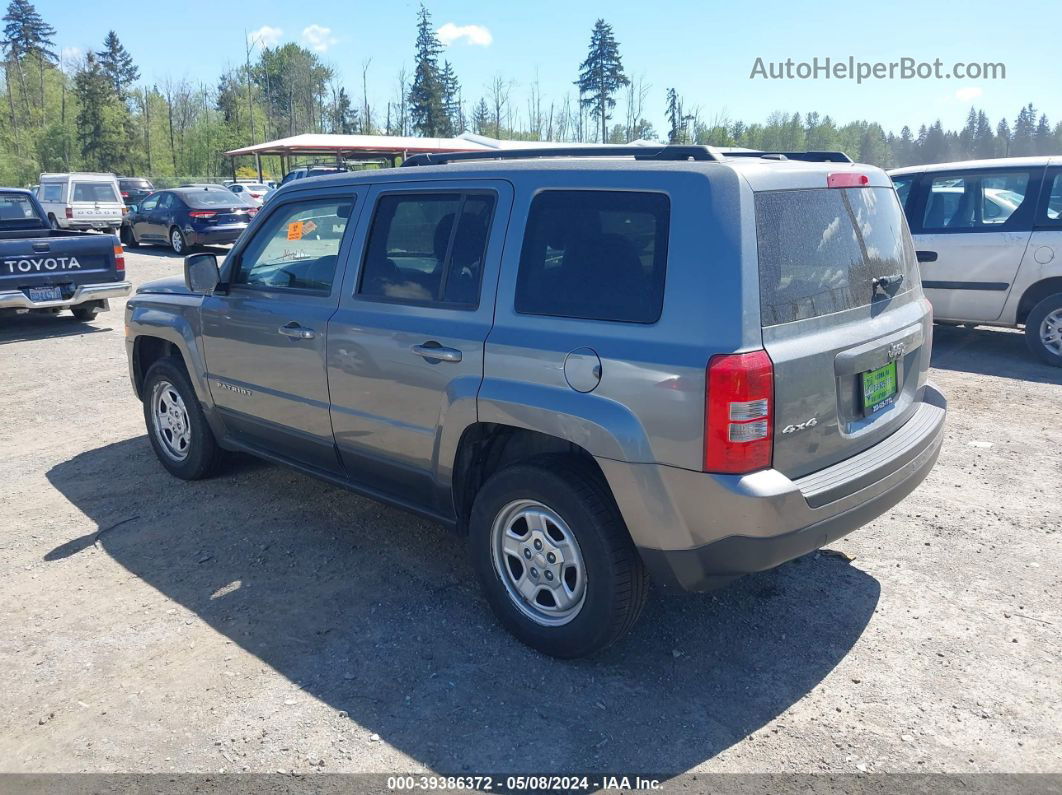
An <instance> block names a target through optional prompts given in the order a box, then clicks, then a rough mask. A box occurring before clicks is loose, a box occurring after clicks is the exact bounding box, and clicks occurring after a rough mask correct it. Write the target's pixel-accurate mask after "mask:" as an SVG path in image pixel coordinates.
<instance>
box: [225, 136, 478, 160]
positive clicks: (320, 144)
mask: <svg viewBox="0 0 1062 795" xmlns="http://www.w3.org/2000/svg"><path fill="white" fill-rule="evenodd" d="M476 137H478V136H476ZM488 140H489V139H488ZM492 148H495V147H491V146H487V145H484V144H481V143H478V142H476V141H473V140H470V139H467V138H414V137H412V136H403V135H331V134H326V133H305V134H303V135H294V136H292V137H291V138H280V139H279V140H276V141H266V142H265V143H261V144H254V145H252V146H244V147H242V148H240V149H233V150H231V151H229V152H226V153H225V154H226V156H228V157H238V156H240V155H263V156H264V155H289V156H290V155H320V154H332V155H339V156H366V155H385V156H388V157H394V156H396V155H404V154H405V153H410V154H414V153H417V152H468V151H473V150H476V149H492Z"/></svg>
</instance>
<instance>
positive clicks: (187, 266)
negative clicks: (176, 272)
mask: <svg viewBox="0 0 1062 795" xmlns="http://www.w3.org/2000/svg"><path fill="white" fill-rule="evenodd" d="M220 281H221V273H220V272H219V271H218V258H217V257H215V256H214V255H213V254H192V255H190V256H187V257H185V258H184V283H185V285H186V286H187V287H188V289H189V290H191V291H192V292H193V293H199V294H201V295H209V294H210V293H212V292H214V288H215V287H217V286H218V282H220Z"/></svg>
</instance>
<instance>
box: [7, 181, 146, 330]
mask: <svg viewBox="0 0 1062 795" xmlns="http://www.w3.org/2000/svg"><path fill="white" fill-rule="evenodd" d="M130 288H131V285H130V283H129V282H127V281H126V280H125V256H124V254H123V252H122V247H121V246H120V245H119V244H118V241H117V240H116V239H115V238H114V237H112V236H110V235H96V234H90V233H88V232H70V231H66V230H56V229H52V228H51V225H50V224H49V222H48V217H47V215H46V214H45V212H44V208H43V207H41V205H40V202H38V201H37V198H36V197H35V196H34V195H33V194H32V193H31V192H30V191H28V190H21V189H19V188H0V316H2V315H8V314H12V313H16V314H22V313H25V312H41V313H51V314H55V313H58V312H59V311H60V310H62V309H69V310H70V311H71V312H73V314H74V317H75V318H77V319H78V320H80V321H88V320H92V319H93V318H94V317H96V313H97V312H100V311H102V310H105V309H110V302H109V299H111V298H117V297H119V296H125V295H128V294H129V290H130Z"/></svg>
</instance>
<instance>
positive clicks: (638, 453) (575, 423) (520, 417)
mask: <svg viewBox="0 0 1062 795" xmlns="http://www.w3.org/2000/svg"><path fill="white" fill-rule="evenodd" d="M478 404H479V420H480V422H496V423H500V424H503V425H514V426H516V427H519V428H526V429H528V430H532V431H538V432H539V433H544V434H548V435H550V436H554V437H556V438H558V439H564V440H565V441H569V442H572V443H573V444H577V445H579V446H580V447H582V448H583V449H584V450H586V451H587V452H588V453H590V454H591V455H592V456H595V457H599V458H612V459H615V460H617V461H629V462H632V463H648V462H651V461H653V454H652V450H651V448H650V445H649V439H648V437H647V435H646V433H645V429H644V428H643V427H642V424H641V423H640V422H639V421H638V418H637V417H635V416H634V414H632V413H631V411H630V410H629V409H628V408H627V407H626V406H624V405H622V404H621V403H617V402H616V401H614V400H611V399H609V398H606V397H602V396H600V395H595V394H594V393H592V392H591V393H584V392H576V391H574V390H572V389H569V388H567V387H554V386H543V385H541V384H528V383H525V382H520V381H510V380H504V379H491V378H487V379H484V381H483V386H482V387H481V389H480V392H479V401H478Z"/></svg>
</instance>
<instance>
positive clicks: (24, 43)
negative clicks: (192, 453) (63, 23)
mask: <svg viewBox="0 0 1062 795" xmlns="http://www.w3.org/2000/svg"><path fill="white" fill-rule="evenodd" d="M54 36H55V28H53V27H52V26H51V25H49V24H48V23H47V22H45V21H44V19H43V18H42V17H41V15H40V14H39V13H37V9H36V8H34V6H33V3H31V2H29V0H11V2H10V3H8V5H7V13H6V14H5V15H4V38H3V41H0V47H2V48H3V51H4V55H5V56H7V62H8V63H7V68H8V69H10V68H11V66H12V65H14V67H15V70H16V72H17V73H18V80H19V86H20V88H21V89H22V101H23V104H24V105H25V106H26V108H27V109H28V108H29V91H28V88H27V86H26V70H25V64H26V62H27V61H36V63H37V69H38V74H39V77H40V95H39V96H38V97H37V101H38V106H39V107H41V108H42V109H43V106H44V69H45V65H46V64H54V63H55V62H57V61H58V60H59V57H58V56H57V55H56V54H55V50H54V49H52V48H53V47H54V46H55V41H54V38H53V37H54ZM10 94H11V81H10V79H8V95H9V96H10ZM12 115H14V112H13V111H12ZM41 122H42V123H43V122H44V117H43V114H42V117H41Z"/></svg>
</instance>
